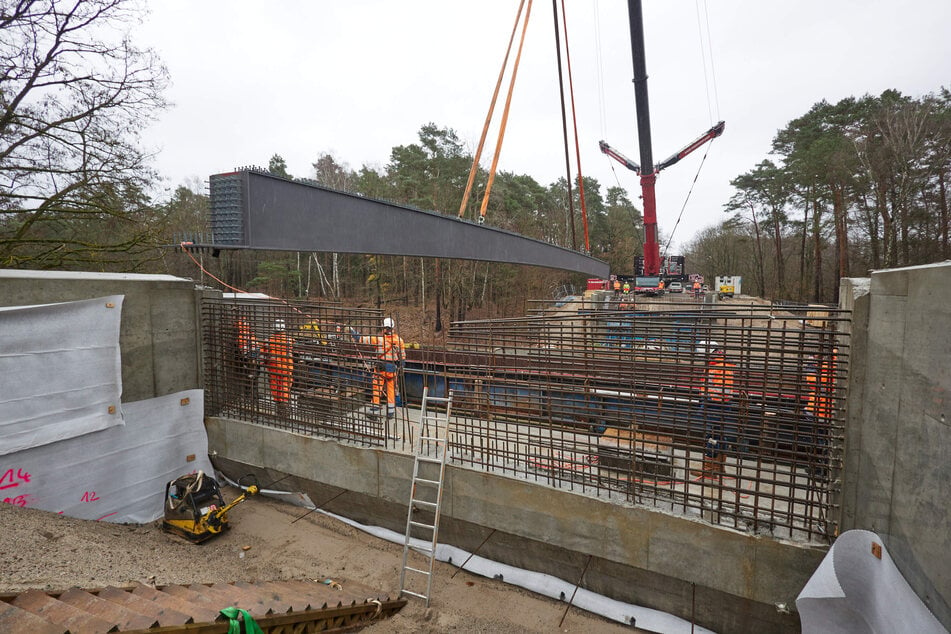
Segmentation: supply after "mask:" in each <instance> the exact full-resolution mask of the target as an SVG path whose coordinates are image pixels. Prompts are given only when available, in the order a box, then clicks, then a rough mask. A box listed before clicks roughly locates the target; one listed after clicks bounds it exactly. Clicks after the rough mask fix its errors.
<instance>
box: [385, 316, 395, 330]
mask: <svg viewBox="0 0 951 634" xmlns="http://www.w3.org/2000/svg"><path fill="white" fill-rule="evenodd" d="M383 327H384V328H392V327H393V320H392V319H390V318H389V317H387V318H386V319H384V320H383Z"/></svg>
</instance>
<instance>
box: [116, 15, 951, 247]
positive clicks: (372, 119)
mask: <svg viewBox="0 0 951 634" xmlns="http://www.w3.org/2000/svg"><path fill="white" fill-rule="evenodd" d="M149 4H150V7H151V15H150V16H149V18H148V20H147V21H146V23H145V24H144V25H143V26H142V27H140V28H138V29H136V31H135V33H134V37H135V38H136V41H137V43H138V44H139V45H142V46H151V47H153V48H154V49H156V50H157V51H158V53H159V54H160V55H161V57H162V58H163V60H164V61H165V63H166V64H167V66H168V69H169V71H170V73H171V78H172V82H173V84H172V87H171V90H170V91H169V93H168V95H167V96H168V97H169V99H170V100H171V101H172V102H173V103H174V106H173V107H172V108H171V109H170V110H169V111H168V112H167V113H165V114H164V115H163V116H162V118H161V120H160V121H159V122H158V123H157V124H156V125H154V126H152V127H151V128H149V129H148V130H146V131H145V140H146V143H147V144H148V145H149V146H150V147H155V148H157V149H158V150H159V152H160V153H159V155H158V160H157V167H158V169H159V171H160V172H161V173H162V174H164V175H165V176H166V177H167V178H168V182H167V186H168V187H169V188H170V189H174V188H175V187H177V186H178V185H181V184H188V185H191V186H194V185H196V184H201V183H203V182H204V181H206V180H207V179H208V176H209V175H211V174H215V173H218V172H225V171H230V170H232V169H233V168H235V167H241V166H246V165H260V166H266V165H267V163H268V160H269V159H270V157H271V156H273V155H274V154H280V155H281V156H282V157H284V159H285V160H286V161H287V165H288V171H289V172H290V173H291V174H293V175H294V176H298V177H312V176H313V168H312V167H311V165H312V163H314V162H315V161H316V159H317V157H318V156H319V155H320V154H322V153H330V154H332V155H333V156H334V157H335V158H336V159H337V161H338V162H340V163H342V164H344V165H346V166H347V167H349V168H350V169H353V170H356V169H359V168H360V167H361V166H362V165H368V166H370V167H373V168H374V169H377V170H382V169H383V168H384V166H385V165H386V163H387V162H388V160H389V154H390V150H391V149H392V148H393V147H394V146H397V145H407V144H411V143H415V142H417V140H418V132H419V129H420V127H421V126H423V125H425V124H426V123H429V122H432V123H435V124H436V125H438V126H440V127H447V128H452V129H454V130H455V131H456V132H457V133H458V134H459V136H460V137H461V139H462V140H463V141H464V142H465V143H466V144H467V145H468V146H469V147H470V148H471V149H472V150H474V149H475V147H476V145H477V143H478V139H479V135H480V133H481V131H482V126H483V123H484V121H485V117H486V113H487V111H488V106H489V101H490V98H491V96H492V91H493V89H494V87H495V82H496V79H497V76H498V73H499V69H500V67H501V64H502V59H503V56H504V54H505V47H506V44H507V42H508V38H509V36H510V34H511V31H512V27H513V25H514V21H515V14H516V10H517V8H518V2H517V0H477V1H469V2H464V1H461V0H346V1H342V0H341V1H331V0H323V1H317V0H310V1H303V0H298V1H282V2H261V1H260V0H258V1H250V0H227V1H225V0H203V1H202V2H194V1H188V2H186V1H185V0H162V1H161V2H151V3H149ZM565 5H566V8H567V19H568V44H569V47H570V53H571V65H572V75H573V80H574V88H575V97H574V99H575V106H576V110H577V119H578V135H579V142H580V147H581V169H582V172H583V173H584V174H585V175H586V176H593V177H595V178H597V179H598V180H599V181H600V183H601V185H602V193H603V192H604V191H606V189H607V187H609V186H615V185H620V186H621V187H623V188H625V189H626V190H627V191H628V192H629V194H630V195H631V198H632V199H633V200H635V202H636V204H637V206H638V207H640V206H641V205H640V201H639V200H638V196H639V195H640V185H639V182H638V180H637V177H636V176H635V174H634V173H633V172H630V171H628V170H626V169H625V168H623V166H621V165H619V164H617V163H614V162H612V161H611V160H610V159H608V158H607V157H606V156H605V155H603V154H601V153H600V151H599V149H598V141H599V140H600V139H605V140H607V141H608V142H609V143H610V144H611V145H612V146H613V147H615V148H616V149H618V150H620V151H621V152H622V153H624V154H626V155H627V156H629V157H630V158H632V159H634V160H635V161H638V160H639V150H638V145H637V131H636V123H635V107H634V90H633V85H632V83H631V79H632V77H633V66H632V60H631V47H630V32H629V27H628V17H627V3H626V2H624V1H623V0H567V1H566V2H565ZM643 5H644V25H645V27H644V28H645V39H646V61H647V72H648V76H649V79H648V90H649V94H650V114H651V123H652V140H653V155H654V160H655V162H657V161H660V160H662V159H664V158H666V157H668V156H669V155H671V154H673V153H674V152H676V151H678V150H680V149H681V148H682V147H684V146H686V145H687V144H688V143H689V142H691V141H692V140H693V139H695V138H697V137H698V136H700V135H701V134H702V133H704V132H705V131H706V130H707V129H709V128H710V127H711V126H712V125H713V124H714V123H716V122H717V121H718V120H721V119H722V120H725V121H726V132H725V133H724V135H723V136H722V137H720V138H719V139H717V140H716V141H714V142H713V143H712V144H711V145H710V146H709V148H707V147H703V148H701V149H699V150H698V151H696V152H695V153H693V154H692V155H691V156H690V157H688V158H686V159H684V160H683V161H681V162H680V163H678V164H677V165H674V166H672V167H670V168H668V169H667V170H664V171H662V172H661V173H660V175H659V176H658V181H657V200H658V205H657V215H658V223H659V227H660V231H661V232H662V234H663V235H664V236H669V235H670V234H671V232H673V245H672V248H671V251H670V252H671V253H677V252H678V249H679V248H680V247H681V246H682V245H684V244H685V243H687V242H689V241H690V240H691V239H692V238H693V237H694V236H695V235H696V233H697V232H698V231H699V230H701V229H703V228H705V227H709V226H711V225H714V224H716V223H717V222H719V221H720V220H722V219H723V218H724V214H723V205H724V203H726V202H727V200H728V199H729V198H730V196H731V194H732V188H731V187H730V185H729V181H730V180H731V179H733V178H735V177H736V176H738V175H739V174H742V173H744V172H746V171H748V170H750V169H751V168H753V167H754V166H755V165H756V164H757V163H758V162H760V161H762V160H763V159H765V158H767V157H768V152H769V150H770V144H771V141H772V138H773V136H774V135H775V134H776V132H777V130H779V129H781V128H783V127H785V125H786V124H787V123H788V122H789V121H790V120H792V119H794V118H796V117H798V116H800V115H802V114H805V113H806V112H807V111H808V110H809V108H810V107H811V106H812V105H813V104H815V103H816V102H818V101H820V100H822V99H825V100H827V101H829V102H836V101H838V100H840V99H842V98H845V97H849V96H856V97H859V96H862V95H864V94H873V95H878V94H880V93H881V92H882V91H883V90H886V89H890V88H893V89H897V90H899V91H901V92H902V93H904V94H906V95H910V96H913V97H920V96H922V95H924V94H926V93H929V92H936V91H937V90H939V88H940V87H941V86H946V87H951V36H949V33H951V1H949V0H905V1H903V2H895V1H894V0H893V1H891V2H884V1H878V0H799V1H798V2H779V1H754V0H746V1H745V2H741V1H740V0H714V1H712V2H707V1H705V0H695V1H690V2H688V1H687V0H644V2H643ZM559 6H561V2H560V1H559ZM553 29H554V26H553V19H552V3H550V2H544V1H539V2H535V3H534V6H533V10H532V16H531V20H530V24H529V29H528V33H527V36H526V42H525V48H524V51H523V53H522V60H521V66H520V69H519V72H518V78H517V81H516V85H515V91H514V95H513V98H512V104H511V113H510V115H509V121H508V126H507V131H506V135H505V140H504V142H503V145H502V150H501V157H500V161H499V169H500V170H504V171H508V172H515V173H518V174H528V175H530V176H532V177H533V178H535V180H537V181H538V182H540V183H541V184H543V185H547V184H549V183H551V182H554V181H555V180H556V179H558V178H559V177H564V176H565V160H564V146H563V143H564V141H563V137H562V128H561V109H560V101H559V93H558V83H557V66H556V58H555V53H554V50H555V48H554V37H553ZM562 46H564V39H563V40H562ZM566 72H567V70H566ZM505 90H507V83H506V84H504V86H503V93H502V94H503V98H504V94H505V92H504V91H505ZM503 98H500V105H499V106H498V108H497V110H496V117H495V118H496V120H498V119H499V117H500V115H501V104H502V103H503ZM490 138H491V141H490V142H489V143H488V148H487V150H486V151H485V153H484V154H483V165H488V161H489V158H488V157H490V156H491V153H492V152H493V151H494V147H495V140H494V139H495V128H493V131H492V133H491V134H490ZM708 149H709V154H708V155H707V158H706V161H705V162H704V163H703V167H702V169H701V160H702V158H703V156H704V154H705V153H706V151H707V150H708ZM574 164H575V161H574V151H573V149H572V165H574ZM573 169H574V170H576V169H577V168H576V167H573ZM698 171H699V174H698ZM695 177H696V178H697V181H696V184H694V185H693V192H692V194H690V198H689V200H687V196H688V192H689V191H690V188H691V185H692V184H693V182H694V178H695ZM685 201H686V208H685V209H684V212H683V215H682V219H681V220H680V223H679V225H677V227H676V230H675V224H676V223H677V219H678V216H680V214H681V208H682V207H684V203H685ZM443 211H446V210H443ZM449 211H452V210H449ZM579 235H580V226H579ZM662 247H663V244H662Z"/></svg>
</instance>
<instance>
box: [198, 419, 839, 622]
mask: <svg viewBox="0 0 951 634" xmlns="http://www.w3.org/2000/svg"><path fill="white" fill-rule="evenodd" d="M206 427H207V429H208V443H209V450H210V451H213V452H215V453H216V454H217V455H215V456H214V457H213V461H214V462H215V463H216V465H217V466H219V467H220V468H222V469H223V470H224V471H225V473H227V474H228V475H229V477H232V478H236V477H238V476H241V475H245V474H246V473H248V472H249V469H248V467H249V466H251V467H255V468H256V469H254V470H253V471H254V472H255V473H257V474H258V478H259V481H260V482H261V483H262V484H264V483H267V482H270V481H272V480H275V479H277V478H279V477H282V476H283V475H284V474H291V475H293V476H296V478H295V479H293V480H291V482H292V484H291V483H289V482H288V481H282V483H281V487H282V488H285V487H292V486H296V487H300V488H301V489H303V490H304V491H306V492H308V493H309V494H310V495H311V496H312V499H313V500H314V502H315V503H316V504H321V503H322V501H324V500H329V499H331V498H333V497H334V496H335V495H336V494H337V493H339V492H340V491H341V490H342V489H346V490H347V491H349V493H346V494H344V495H342V496H341V497H339V498H337V499H336V500H335V501H334V502H333V503H332V504H330V505H328V506H327V507H326V508H327V510H330V511H333V512H335V513H339V514H341V515H344V516H347V517H350V518H353V519H356V520H357V521H360V522H364V523H369V524H373V525H378V526H384V527H386V528H389V529H391V530H394V531H397V532H399V533H402V532H403V531H404V529H405V526H406V505H407V502H408V501H409V495H410V486H411V479H412V472H413V460H412V458H411V457H410V456H408V455H403V454H397V453H393V452H389V451H384V450H369V449H361V448H357V447H350V446H346V445H342V444H339V443H337V442H334V441H330V440H323V439H319V438H314V437H311V436H305V435H300V434H295V433H291V432H286V431H282V430H276V429H270V428H265V427H261V426H257V425H253V424H250V423H245V422H239V421H235V420H231V419H225V418H209V419H207V420H206ZM443 499H444V503H443V519H442V522H441V526H440V534H439V538H440V542H443V543H449V544H453V545H456V546H459V547H461V548H464V549H467V550H470V551H472V550H475V549H476V548H477V547H478V546H479V544H480V543H481V542H482V540H483V539H484V538H485V537H486V535H487V534H488V532H489V530H490V529H496V530H497V531H498V532H497V533H496V534H494V535H493V536H492V538H491V539H490V540H489V541H488V542H487V543H486V545H485V546H483V547H482V549H480V551H479V554H480V555H483V556H486V557H489V558H492V559H495V560H497V561H501V562H504V563H508V564H512V565H516V566H520V567H522V568H527V569H529V570H535V571H539V572H545V573H548V574H552V575H555V576H557V577H559V578H561V579H564V580H566V581H571V582H577V580H578V579H579V577H580V575H581V571H582V570H583V568H584V564H585V560H586V558H587V555H591V556H592V561H591V563H590V564H589V566H588V570H587V572H586V574H585V584H584V585H585V587H586V588H588V589H591V590H594V591H596V592H600V593H602V594H605V595H607V596H611V597H613V598H616V599H619V600H623V601H628V602H631V603H636V604H638V605H643V606H646V607H652V608H655V609H659V610H664V611H666V612H670V613H673V614H676V615H678V616H681V617H683V618H686V619H691V618H694V619H695V622H696V623H698V624H701V625H704V626H706V627H710V628H712V629H715V630H717V631H722V632H764V631H790V632H794V631H798V629H799V621H798V618H797V617H796V616H795V615H788V614H782V613H780V612H779V611H778V610H777V609H776V605H775V604H777V603H784V604H786V605H790V606H791V605H793V603H794V601H795V598H796V595H797V594H798V592H799V590H800V589H801V588H802V586H803V585H805V582H806V581H807V580H808V578H809V576H810V575H811V574H812V572H813V571H814V570H815V568H816V566H818V564H819V562H820V561H821V559H822V557H823V556H824V549H820V548H810V547H805V546H799V545H793V544H788V543H783V542H779V541H777V540H774V539H771V538H765V537H755V536H751V535H747V534H742V533H738V532H735V531H730V530H723V529H719V528H714V527H712V526H710V525H708V524H705V523H703V522H699V521H691V520H689V519H685V518H680V517H674V516H670V515H666V514H663V513H659V512H656V511H651V510H648V509H645V508H640V507H633V506H621V505H618V504H612V503H609V502H605V501H602V500H598V499H595V498H592V497H588V496H584V495H579V494H575V493H568V492H565V491H561V490H557V489H553V488H549V487H545V486H541V485H538V484H534V483H529V482H525V481H523V480H518V479H514V478H509V477H504V476H497V475H492V474H488V473H483V472H478V471H473V470H470V469H465V468H458V467H452V466H450V467H448V469H447V475H446V485H445V489H444V498H443ZM435 595H436V596H438V591H437V592H435Z"/></svg>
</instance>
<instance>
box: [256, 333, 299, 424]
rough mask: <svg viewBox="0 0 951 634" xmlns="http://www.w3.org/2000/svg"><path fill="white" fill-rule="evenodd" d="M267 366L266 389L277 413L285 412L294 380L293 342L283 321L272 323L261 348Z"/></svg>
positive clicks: (286, 411) (288, 405) (287, 408)
mask: <svg viewBox="0 0 951 634" xmlns="http://www.w3.org/2000/svg"><path fill="white" fill-rule="evenodd" d="M261 354H262V356H263V357H264V364H265V367H266V368H267V382H268V389H269V390H270V392H271V400H273V401H274V404H275V408H276V409H277V413H278V414H287V413H288V410H289V408H290V402H291V385H292V383H293V382H294V352H293V342H292V341H291V338H290V337H289V336H288V335H287V332H286V331H285V330H284V321H283V320H281V319H279V320H277V322H275V324H274V334H272V335H271V336H270V337H269V338H268V340H267V341H266V342H265V343H264V346H262V348H261Z"/></svg>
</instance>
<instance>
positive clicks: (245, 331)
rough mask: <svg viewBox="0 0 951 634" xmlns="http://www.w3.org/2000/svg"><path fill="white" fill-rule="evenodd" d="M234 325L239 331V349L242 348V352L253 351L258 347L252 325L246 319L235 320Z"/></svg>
mask: <svg viewBox="0 0 951 634" xmlns="http://www.w3.org/2000/svg"><path fill="white" fill-rule="evenodd" d="M234 327H235V330H237V331H238V338H237V343H238V350H240V351H241V353H242V354H250V353H252V352H253V351H254V350H255V349H256V348H257V347H258V342H257V340H256V339H255V338H254V333H253V332H252V331H251V326H249V325H248V322H246V321H245V320H243V319H239V320H238V321H236V322H235V324H234Z"/></svg>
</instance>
